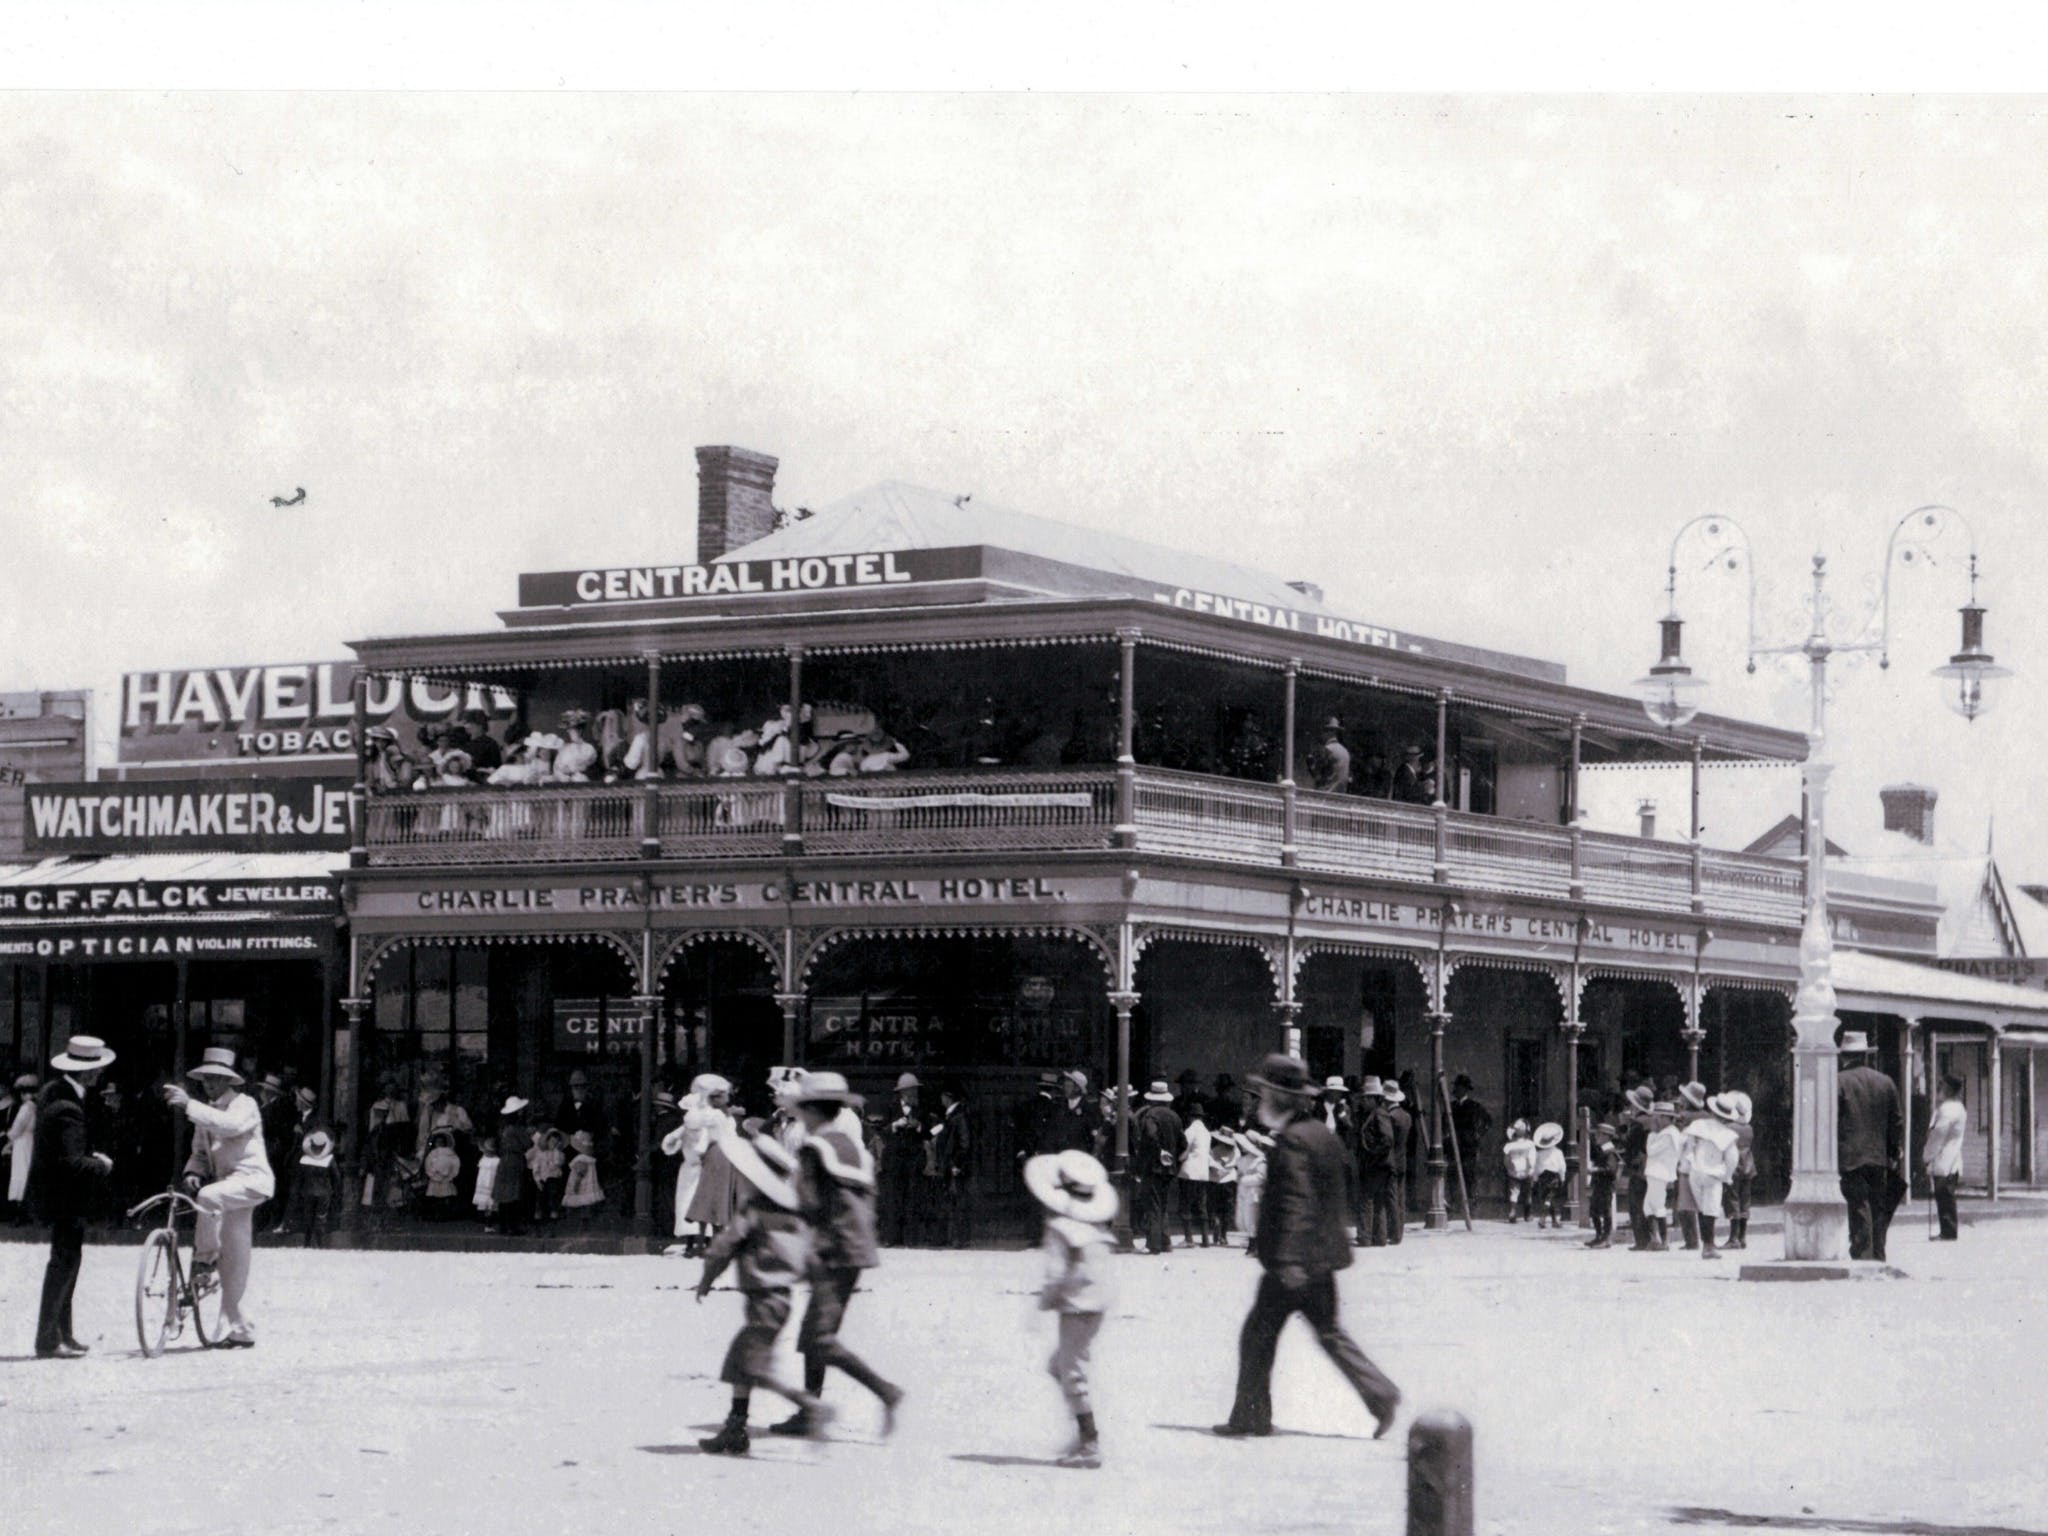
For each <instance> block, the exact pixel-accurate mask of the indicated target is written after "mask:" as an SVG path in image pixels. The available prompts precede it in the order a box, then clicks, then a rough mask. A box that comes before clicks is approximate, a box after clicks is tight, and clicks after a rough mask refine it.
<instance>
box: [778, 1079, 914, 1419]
mask: <svg viewBox="0 0 2048 1536" xmlns="http://www.w3.org/2000/svg"><path fill="white" fill-rule="evenodd" d="M860 1106H861V1098H860V1095H859V1094H857V1093H854V1092H852V1091H851V1090H849V1089H848V1088H847V1086H846V1079H845V1078H844V1077H842V1076H841V1075H840V1074H839V1073H837V1072H812V1073H809V1074H808V1075H806V1076H805V1078H804V1080H803V1083H802V1085H801V1087H800V1088H799V1089H798V1090H797V1098H796V1101H795V1109H796V1113H797V1115H798V1116H799V1118H800V1119H801V1120H802V1122H803V1126H804V1132H805V1139H804V1141H803V1143H802V1145H801V1147H800V1148H799V1150H798V1152H797V1160H796V1169H797V1173H796V1196H797V1213H798V1214H799V1215H801V1216H802V1217H803V1219H804V1224H805V1225H806V1226H808V1227H809V1228H810V1229H811V1243H812V1246H811V1270H810V1275H811V1299H810V1303H809V1304H808V1305H807V1306H806V1307H805V1308H804V1320H803V1322H802V1323H800V1324H799V1325H798V1327H797V1336H796V1338H797V1343H796V1347H797V1353H798V1354H800V1355H802V1356H803V1357H804V1390H805V1391H806V1392H808V1393H810V1394H811V1396H812V1397H816V1396H817V1395H818V1394H819V1393H820V1392H822V1391H824V1390H825V1372H826V1371H827V1370H828V1369H831V1368H833V1367H837V1368H838V1369H839V1370H841V1371H844V1372H845V1373H846V1374H847V1375H848V1376H851V1377H852V1378H853V1379H854V1380H855V1381H857V1382H859V1383H860V1384H861V1385H862V1386H864V1387H866V1388H867V1389H868V1390H869V1391H870V1392H872V1393H874V1395H875V1396H876V1397H877V1398H878V1399H880V1401H881V1404H882V1433H883V1434H885V1435H886V1434H888V1433H889V1432H890V1431H891V1430H892V1429H894V1428H895V1427H896V1405H897V1404H898V1403H900V1402H901V1401H902V1400H903V1389H902V1388H900V1387H897V1386H894V1385H892V1384H891V1383H889V1382H887V1381H884V1380H883V1379H882V1378H881V1377H880V1376H879V1375H877V1374H876V1373H875V1371H874V1369H873V1368H872V1367H870V1366H869V1365H868V1363H867V1362H866V1361H865V1360H863V1359H861V1358H860V1356H858V1355H856V1354H855V1353H854V1352H853V1351H852V1350H850V1349H848V1348H847V1347H846V1346H845V1345H844V1344H842V1343H840V1342H839V1329H840V1327H841V1325H842V1324H843V1323H844V1322H845V1320H846V1308H847V1305H848V1303H849V1302H851V1301H852V1299H853V1291H854V1286H855V1285H856V1284H857V1283H858V1282H859V1280H860V1272H861V1271H862V1270H864V1269H873V1268H874V1267H875V1266H876V1265H877V1264H878V1263H880V1262H881V1258H880V1255H879V1254H878V1252H877V1251H876V1244H875V1160H874V1159H873V1158H872V1157H870V1156H869V1155H868V1149H867V1146H866V1144H865V1142H864V1141H863V1140H862V1138H861V1136H860V1134H859V1126H860V1121H859V1119H858V1118H857V1117H858V1114H859V1111H860ZM842 1110H851V1111H852V1112H853V1113H852V1115H850V1116H848V1117H847V1120H846V1121H842V1120H841V1118H840V1112H841V1111H842ZM849 1122H850V1123H849ZM768 1433H770V1434H771V1435H808V1434H810V1433H811V1417H810V1415H809V1414H808V1413H807V1412H806V1411H805V1410H804V1409H802V1408H801V1407H799V1408H798V1409H797V1411H796V1412H795V1413H793V1414H791V1415H790V1416H789V1417H788V1418H786V1419H784V1420H783V1421H782V1422H781V1423H780V1424H773V1425H770V1426H769V1429H768Z"/></svg>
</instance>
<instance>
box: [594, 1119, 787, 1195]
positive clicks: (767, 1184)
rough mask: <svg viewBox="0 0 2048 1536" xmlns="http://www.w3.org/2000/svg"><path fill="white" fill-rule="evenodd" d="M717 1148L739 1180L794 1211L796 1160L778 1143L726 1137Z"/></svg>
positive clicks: (768, 1139) (759, 1138) (769, 1138)
mask: <svg viewBox="0 0 2048 1536" xmlns="http://www.w3.org/2000/svg"><path fill="white" fill-rule="evenodd" d="M578 1134H581V1133H580V1132H579V1133H578ZM720 1145H721V1146H723V1147H724V1149H725V1156H726V1160H727V1161H729V1162H730V1163H731V1164H732V1166H733V1170H734V1172H736V1173H738V1174H739V1176H740V1177H741V1178H743V1179H745V1180H746V1181H747V1182H748V1183H749V1184H751V1185H753V1186H754V1188H756V1189H758V1190H759V1191H760V1192H761V1193H762V1194H764V1195H766V1196H767V1197H768V1198H769V1199H770V1200H772V1201H774V1202H775V1203H776V1204H777V1205H779V1206H781V1207H782V1208H783V1209H784V1210H785V1211H793V1210H795V1209H796V1204H797V1201H796V1189H795V1187H794V1186H793V1185H791V1183H790V1182H789V1181H790V1176H791V1175H792V1174H794V1173H795V1172H796V1159H795V1158H793V1157H791V1156H790V1155H789V1153H788V1152H786V1151H784V1150H783V1147H782V1143H781V1142H779V1141H777V1140H775V1138H774V1137H772V1136H754V1137H746V1136H728V1137H727V1138H725V1140H724V1141H723V1142H721V1143H720Z"/></svg>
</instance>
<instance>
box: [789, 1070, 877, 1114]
mask: <svg viewBox="0 0 2048 1536" xmlns="http://www.w3.org/2000/svg"><path fill="white" fill-rule="evenodd" d="M796 1102H797V1103H798V1104H799V1105H802V1104H851V1105H852V1106H853V1107H854V1108H855V1109H859V1108H860V1107H861V1106H862V1105H864V1104H865V1103H867V1100H866V1099H864V1098H862V1097H861V1096H860V1095H859V1094H857V1093H855V1092H854V1091H853V1090H852V1089H851V1088H849V1087H847V1086H846V1079H845V1077H843V1076H842V1075H840V1074H839V1073H837V1072H812V1073H810V1074H809V1075H808V1076H806V1077H805V1078H804V1079H803V1081H802V1082H800V1083H798V1084H797V1093H796Z"/></svg>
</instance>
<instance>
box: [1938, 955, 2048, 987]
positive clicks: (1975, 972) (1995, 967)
mask: <svg viewBox="0 0 2048 1536" xmlns="http://www.w3.org/2000/svg"><path fill="white" fill-rule="evenodd" d="M1934 963H1935V964H1936V965H1938V966H1940V967H1941V968H1942V969H1943V970H1944V971H1954V972H1956V973H1957V974H1958V975H1962V976H1975V977H1976V978H1977V979H1978V980H1980V981H2001V982H2004V983H2005V984H2006V985H2007V986H2009V987H2032V988H2034V989H2035V990H2036V991H2043V992H2048V959H2022V958H2018V957H2008V956H2003V955H2001V956H1985V957H1983V958H1981V959H1975V960H1957V959H1949V960H1937V961H1935V962H1934Z"/></svg>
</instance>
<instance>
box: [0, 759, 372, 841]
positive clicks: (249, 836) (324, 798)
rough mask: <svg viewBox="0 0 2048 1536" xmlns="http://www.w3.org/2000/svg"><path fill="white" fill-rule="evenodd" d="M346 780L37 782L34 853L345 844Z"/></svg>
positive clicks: (30, 828)
mask: <svg viewBox="0 0 2048 1536" xmlns="http://www.w3.org/2000/svg"><path fill="white" fill-rule="evenodd" d="M349 787H350V781H349V780H348V779H285V778H268V779H233V780H225V779H161V780H155V781H151V780H140V781H137V782H134V783H128V784H113V783H101V784H31V785H29V786H28V787H27V791H26V793H27V795H28V807H27V809H28V825H27V827H26V829H25V833H26V836H25V838H24V841H25V842H26V843H27V845H28V851H29V852H30V853H32V854H35V855H38V856H42V855H48V854H86V853H176V852H185V851H191V852H198V851H202V850H204V851H208V852H220V853H290V852H297V851H307V850H314V849H323V848H324V849H344V848H347V847H348V792H349Z"/></svg>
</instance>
